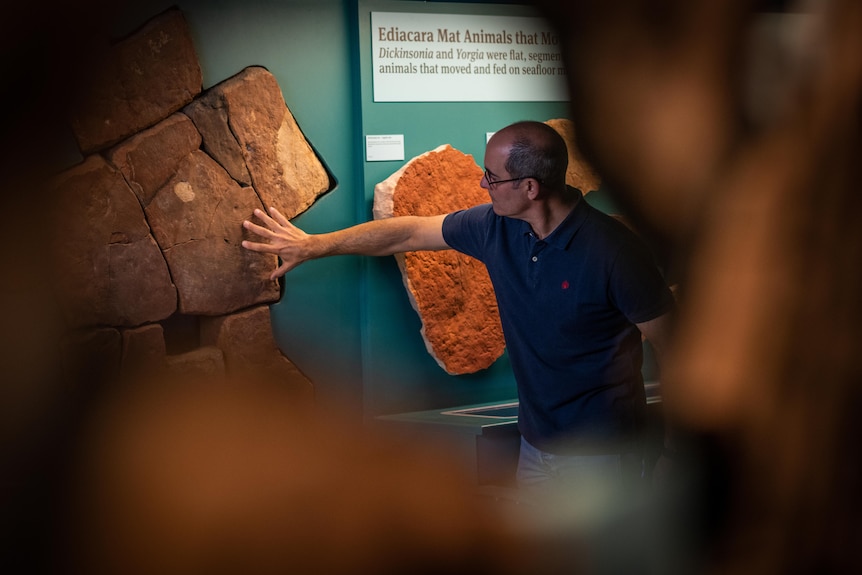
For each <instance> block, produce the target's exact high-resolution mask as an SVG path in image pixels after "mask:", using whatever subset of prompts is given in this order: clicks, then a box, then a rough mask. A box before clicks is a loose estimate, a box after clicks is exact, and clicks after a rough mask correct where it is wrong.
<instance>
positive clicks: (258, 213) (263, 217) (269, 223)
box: [254, 208, 278, 228]
mask: <svg viewBox="0 0 862 575" xmlns="http://www.w3.org/2000/svg"><path fill="white" fill-rule="evenodd" d="M270 209H272V208H270ZM254 216H255V217H256V218H257V219H259V220H260V221H262V222H263V223H264V224H265V225H266V227H268V228H275V227H278V224H277V223H276V221H275V220H274V219H272V218H271V217H269V215H267V213H266V212H265V211H263V210H261V209H260V208H255V210H254Z"/></svg>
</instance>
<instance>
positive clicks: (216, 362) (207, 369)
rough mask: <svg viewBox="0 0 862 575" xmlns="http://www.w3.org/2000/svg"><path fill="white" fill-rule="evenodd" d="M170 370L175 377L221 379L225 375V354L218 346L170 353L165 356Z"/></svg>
mask: <svg viewBox="0 0 862 575" xmlns="http://www.w3.org/2000/svg"><path fill="white" fill-rule="evenodd" d="M165 363H166V364H167V369H168V372H169V373H170V374H171V375H173V376H175V377H181V378H182V377H186V378H190V379H195V380H197V379H199V378H212V379H214V380H219V379H221V378H223V377H224V376H225V373H226V371H225V364H224V354H223V353H222V351H221V350H220V349H219V348H217V347H212V346H204V347H199V348H197V349H193V350H191V351H187V352H185V353H178V354H175V355H168V356H167V357H166V358H165Z"/></svg>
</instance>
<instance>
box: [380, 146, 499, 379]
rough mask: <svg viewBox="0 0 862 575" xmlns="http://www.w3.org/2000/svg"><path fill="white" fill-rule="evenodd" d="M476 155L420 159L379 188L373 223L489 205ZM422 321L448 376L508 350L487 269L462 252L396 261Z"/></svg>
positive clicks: (439, 151)
mask: <svg viewBox="0 0 862 575" xmlns="http://www.w3.org/2000/svg"><path fill="white" fill-rule="evenodd" d="M481 179H482V169H481V168H480V167H479V166H478V165H476V162H475V160H474V159H473V157H472V156H470V155H468V154H464V153H463V152H460V151H458V150H456V149H454V148H452V147H451V146H449V145H443V146H440V147H438V148H436V149H435V150H432V151H430V152H426V153H425V154H422V155H420V156H417V157H415V158H413V159H412V160H410V161H409V162H408V163H407V164H405V165H404V166H403V167H402V168H401V169H400V170H398V171H397V172H395V173H394V174H393V175H392V176H390V177H389V178H387V179H386V180H384V181H383V182H380V183H379V184H377V186H375V188H374V218H375V219H380V218H386V217H391V216H404V215H418V216H430V215H437V214H445V213H449V212H452V211H455V210H458V209H462V208H469V207H472V206H475V205H478V204H482V203H486V202H488V201H489V198H488V194H487V192H486V191H485V190H484V189H482V187H481V186H480V185H479V182H480V181H481ZM396 259H397V261H398V265H399V268H400V269H401V274H402V279H403V280H404V285H405V287H406V289H407V294H408V296H409V298H410V302H411V304H412V305H413V307H414V309H415V310H416V311H417V313H418V314H419V317H420V318H421V320H422V329H421V333H422V337H423V339H424V341H425V345H426V348H427V349H428V352H429V353H430V354H431V356H432V357H433V358H434V359H435V360H436V361H437V363H438V364H439V365H440V366H441V367H442V368H443V369H444V370H446V372H447V373H450V374H454V375H460V374H465V373H473V372H476V371H479V370H482V369H485V368H487V367H489V366H490V365H491V364H493V363H494V362H495V361H496V360H497V359H498V358H499V357H500V356H501V355H502V354H503V351H504V349H505V342H504V341H503V330H502V327H501V325H500V315H499V311H498V310H497V300H496V297H495V295H494V289H493V287H492V286H491V279H490V278H489V277H488V272H487V270H486V269H485V266H484V265H482V264H481V263H480V262H478V261H476V260H475V259H473V258H471V257H469V256H466V255H464V254H461V253H459V252H456V251H454V250H445V251H440V252H408V253H405V254H399V255H397V256H396Z"/></svg>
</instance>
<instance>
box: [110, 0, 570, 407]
mask: <svg viewBox="0 0 862 575" xmlns="http://www.w3.org/2000/svg"><path fill="white" fill-rule="evenodd" d="M171 5H176V6H178V7H179V8H180V9H181V10H182V11H183V12H184V14H185V16H186V18H187V20H188V22H189V25H190V27H191V30H192V35H193V38H194V41H195V46H196V48H197V51H198V57H199V59H200V62H201V66H202V69H203V76H204V88H208V87H210V86H212V85H214V84H217V83H219V82H221V81H223V80H225V79H227V78H229V77H231V76H233V75H234V74H236V73H238V72H240V71H241V70H242V69H243V68H245V67H247V66H251V65H260V66H264V67H266V68H267V69H269V70H270V71H271V72H272V73H273V74H274V75H275V77H276V78H277V80H278V82H279V85H280V86H281V89H282V91H283V93H284V98H285V101H286V103H287V105H288V107H289V108H290V110H291V112H292V113H293V115H294V116H295V118H296V120H297V122H298V124H299V126H300V128H301V129H302V131H303V132H304V133H305V135H306V137H307V138H308V140H309V141H310V142H311V144H312V146H313V147H314V148H315V149H316V151H317V153H318V155H319V156H320V157H321V158H322V159H323V161H324V162H325V163H326V165H327V167H328V168H329V170H330V171H331V173H332V174H334V176H335V178H336V180H337V186H336V187H335V189H333V190H332V191H331V192H329V193H328V194H327V195H325V196H324V197H322V198H321V199H320V200H318V201H317V202H316V203H315V204H314V205H313V206H312V207H311V208H309V209H308V210H307V211H306V212H305V213H303V214H301V215H300V216H298V217H297V218H296V219H295V220H294V223H295V224H297V225H298V226H299V227H300V228H302V229H304V230H305V231H307V232H311V233H316V232H325V231H330V230H333V229H337V228H342V227H345V226H348V225H352V224H356V223H359V222H362V221H366V220H368V219H371V217H372V216H371V203H372V198H373V188H374V185H375V184H376V183H378V182H379V181H381V180H384V179H385V178H386V177H388V176H389V175H390V174H391V173H392V172H394V171H396V170H397V169H398V168H399V167H400V166H401V165H402V164H403V162H372V163H366V162H365V161H364V159H365V150H364V139H365V135H366V134H392V133H398V134H404V136H405V158H406V159H409V158H412V157H413V156H415V155H418V154H420V153H422V152H425V151H428V150H430V149H433V148H435V147H437V146H438V145H440V144H444V143H448V144H451V145H452V146H454V147H455V148H457V149H459V150H461V151H463V152H466V153H469V154H472V155H473V156H474V158H475V159H476V161H477V163H479V164H480V165H481V164H482V162H483V154H484V134H485V132H489V131H494V130H497V129H499V128H500V127H502V126H504V125H505V124H507V123H509V122H512V121H515V120H520V119H537V120H546V119H549V118H556V117H562V116H565V115H566V104H565V103H561V102H550V103H518V102H469V103H374V102H373V101H372V96H371V85H370V65H371V64H370V58H371V55H370V12H371V11H372V10H381V11H397V12H405V11H423V12H429V11H430V12H466V13H479V14H482V13H493V14H504V15H527V14H533V12H532V11H531V9H530V8H528V7H525V6H517V5H493V4H484V3H469V4H468V3H439V2H415V1H406V0H404V1H393V0H388V1H377V0H281V1H279V0H269V1H266V0H251V1H250V0H181V1H179V2H177V3H172V2H158V1H155V0H152V1H150V2H140V3H137V4H135V5H134V6H133V7H130V8H128V9H127V10H125V11H124V14H123V16H122V18H121V19H120V20H119V21H118V25H117V33H118V34H120V35H121V34H124V33H128V32H130V31H131V30H132V29H134V28H136V27H138V26H139V25H141V24H142V23H143V22H144V21H146V20H147V19H148V18H150V17H152V16H153V15H155V14H157V13H158V12H160V11H162V10H164V9H166V8H168V7H169V6H171ZM272 318H273V330H274V333H275V336H276V339H277V342H278V344H279V346H280V347H281V348H282V350H283V351H284V353H285V355H287V356H288V357H289V358H290V359H291V360H292V361H293V362H294V363H295V364H296V365H297V366H298V367H299V369H301V370H302V371H303V372H304V373H305V374H306V375H307V376H308V377H309V378H310V379H311V380H312V381H313V382H314V384H315V387H316V390H317V397H318V400H319V402H320V403H321V404H322V405H332V404H344V405H346V406H347V407H349V408H350V409H351V410H352V412H353V413H354V414H356V416H357V418H361V417H364V418H370V417H373V416H376V415H380V414H387V413H395V412H399V411H410V410H419V409H430V408H434V407H440V406H453V405H460V404H467V403H476V402H485V401H495V400H497V399H508V398H512V397H514V396H515V386H514V382H513V379H512V376H511V371H510V368H509V364H508V359H507V358H506V357H505V356H504V357H503V358H501V359H500V360H499V361H497V363H495V364H494V365H493V366H491V367H490V368H489V369H487V370H485V371H482V372H480V373H476V374H470V375H464V376H450V375H448V374H446V373H445V372H444V371H443V370H442V368H440V367H439V366H438V365H437V363H436V362H435V361H434V360H433V359H432V358H431V356H430V355H429V354H428V352H427V351H426V349H425V345H424V342H423V340H422V337H421V335H420V332H419V329H420V321H419V318H418V316H417V314H416V312H415V311H414V310H413V309H412V307H411V306H410V303H409V300H408V298H407V294H406V292H405V290H404V287H403V284H402V282H401V276H400V273H399V272H398V269H397V266H396V264H395V260H394V258H391V257H387V258H366V257H350V256H339V257H333V258H328V259H324V260H318V261H312V262H307V263H305V264H303V265H302V266H300V267H299V268H297V269H295V270H293V271H292V272H290V273H289V274H288V275H287V276H286V277H285V279H284V285H283V297H282V300H281V301H280V302H279V303H277V304H275V305H273V306H272Z"/></svg>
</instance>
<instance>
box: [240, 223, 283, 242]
mask: <svg viewBox="0 0 862 575" xmlns="http://www.w3.org/2000/svg"><path fill="white" fill-rule="evenodd" d="M242 227H244V228H245V229H247V230H248V231H250V232H254V233H255V234H257V235H259V236H261V237H264V238H274V237H275V233H274V232H273V231H272V230H270V229H269V228H265V227H263V226H259V225H257V224H256V223H254V222H250V221H248V220H245V221H244V222H243V223H242Z"/></svg>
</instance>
